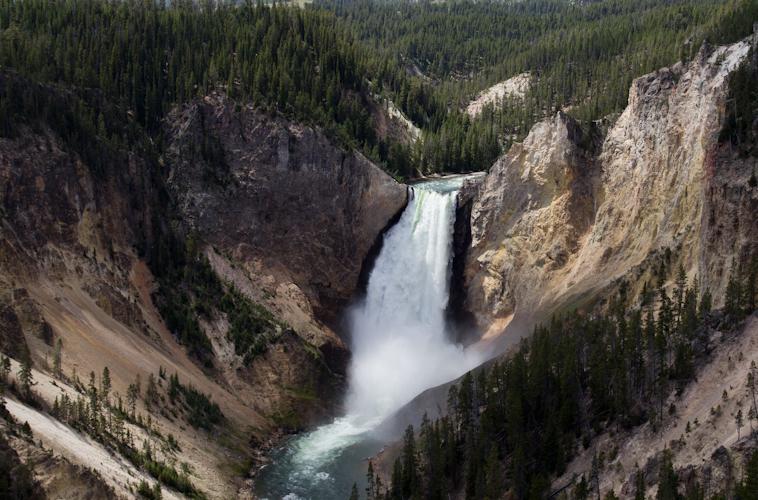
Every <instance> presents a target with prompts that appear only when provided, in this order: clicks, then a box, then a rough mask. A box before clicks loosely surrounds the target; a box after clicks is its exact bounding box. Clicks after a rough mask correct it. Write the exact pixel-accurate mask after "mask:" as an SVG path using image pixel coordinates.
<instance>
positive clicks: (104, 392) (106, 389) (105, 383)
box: [100, 366, 111, 406]
mask: <svg viewBox="0 0 758 500" xmlns="http://www.w3.org/2000/svg"><path fill="white" fill-rule="evenodd" d="M100 384H101V386H102V387H101V389H100V397H101V399H102V402H103V404H104V405H105V406H110V401H109V399H108V396H109V394H110V392H111V372H110V370H108V367H107V366H106V367H105V368H103V378H102V379H101V382H100Z"/></svg>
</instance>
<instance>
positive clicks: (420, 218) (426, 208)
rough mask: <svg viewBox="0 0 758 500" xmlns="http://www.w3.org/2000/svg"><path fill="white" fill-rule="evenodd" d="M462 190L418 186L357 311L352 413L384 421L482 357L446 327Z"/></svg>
mask: <svg viewBox="0 0 758 500" xmlns="http://www.w3.org/2000/svg"><path fill="white" fill-rule="evenodd" d="M456 194H457V192H455V191H453V192H447V193H442V192H437V191H433V190H429V189H411V192H410V195H411V200H410V201H409V203H408V207H407V208H406V209H405V212H404V213H403V215H402V216H401V218H400V220H399V221H398V223H397V224H396V225H395V226H394V227H393V228H392V229H391V230H390V231H389V232H388V233H387V234H386V236H385V240H384V244H383V246H382V251H381V252H380V254H379V257H378V258H377V260H376V263H375V266H374V269H373V270H372V272H371V276H370V278H369V282H368V288H367V290H366V298H365V300H364V301H363V302H362V303H361V304H359V305H358V306H357V307H356V308H354V309H353V311H352V313H351V332H352V345H351V348H352V352H353V361H352V366H351V371H350V393H349V396H348V401H347V403H348V411H349V414H351V415H355V416H359V415H360V416H361V417H363V418H365V419H367V420H369V421H371V420H374V421H377V420H380V419H381V418H383V417H384V416H386V415H387V414H388V413H389V412H391V411H393V410H395V409H397V408H398V407H400V406H401V405H403V404H405V403H406V402H408V401H410V399H412V398H413V397H414V396H416V395H417V394H418V393H420V392H421V391H423V390H425V389H427V388H429V387H433V386H435V385H438V384H441V383H443V382H446V381H448V380H450V379H452V378H455V377H457V376H458V375H460V374H462V373H464V372H465V371H467V370H469V369H471V368H473V367H474V366H476V364H478V363H479V362H480V361H481V359H479V357H478V356H473V355H467V354H466V353H465V352H464V351H463V349H462V348H460V346H456V345H453V344H450V342H449V341H448V336H447V335H446V332H445V308H446V307H447V301H448V293H449V286H450V284H449V282H450V266H451V259H450V255H451V251H452V243H453V241H452V238H453V236H452V235H453V224H454V222H455V202H456Z"/></svg>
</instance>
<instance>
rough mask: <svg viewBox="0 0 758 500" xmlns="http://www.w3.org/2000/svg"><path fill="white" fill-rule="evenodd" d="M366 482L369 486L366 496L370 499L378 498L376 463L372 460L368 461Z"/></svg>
mask: <svg viewBox="0 0 758 500" xmlns="http://www.w3.org/2000/svg"><path fill="white" fill-rule="evenodd" d="M366 482H367V483H368V486H367V487H366V498H367V499H368V500H376V479H375V476H374V464H372V463H371V460H369V461H368V471H367V472H366Z"/></svg>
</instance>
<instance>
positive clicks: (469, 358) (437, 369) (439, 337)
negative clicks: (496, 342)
mask: <svg viewBox="0 0 758 500" xmlns="http://www.w3.org/2000/svg"><path fill="white" fill-rule="evenodd" d="M460 182H461V178H458V179H454V180H452V181H435V182H434V183H432V184H427V185H426V186H423V187H417V188H413V189H411V190H410V192H409V198H410V199H409V202H408V206H407V208H406V209H405V211H404V212H403V215H402V216H401V218H400V220H399V222H398V223H397V224H396V225H395V226H394V227H392V228H391V229H390V230H389V231H388V233H387V234H386V236H385V239H384V244H383V246H382V250H381V252H380V254H379V257H378V258H377V260H376V263H375V266H374V269H373V270H372V272H371V276H370V277H369V282H368V288H367V290H366V297H365V299H364V300H363V301H361V302H360V303H358V304H356V305H355V306H354V307H353V309H352V310H351V311H350V312H349V313H348V314H349V320H350V330H351V335H352V340H351V346H350V347H351V350H352V353H353V359H352V363H351V368H350V372H349V381H350V389H349V393H348V398H347V402H346V403H347V404H346V406H347V410H348V412H347V415H346V416H345V417H342V418H339V419H337V420H335V422H334V423H333V424H331V425H327V426H324V427H321V428H319V429H317V430H316V431H314V432H312V433H309V434H307V435H303V436H300V437H298V438H296V439H295V440H292V441H290V443H289V447H288V448H286V451H283V452H282V456H281V458H280V459H279V461H280V463H279V464H277V465H274V466H273V467H272V471H271V473H270V474H271V475H272V476H273V475H275V476H276V477H275V478H272V480H271V481H269V480H267V481H268V482H276V483H278V484H279V485H283V487H282V488H280V487H272V488H268V487H266V490H267V492H268V493H269V494H270V495H271V496H272V497H275V495H276V494H279V495H282V498H312V499H320V498H333V497H334V494H336V493H339V494H340V495H345V496H346V494H347V493H348V492H349V487H350V486H352V482H353V479H352V478H354V477H355V473H353V474H352V475H350V474H347V475H346V477H345V478H336V477H335V476H336V475H337V474H345V470H346V469H350V468H355V470H356V471H357V475H358V477H360V476H361V475H364V474H365V472H363V471H362V469H361V467H362V466H361V465H360V460H361V459H362V458H364V457H365V455H364V456H363V457H360V458H359V456H358V453H361V452H362V450H361V451H360V452H359V451H356V450H354V449H352V448H354V447H352V448H351V445H357V444H359V443H361V442H362V441H363V440H364V439H366V433H367V432H369V431H371V430H372V429H374V428H375V427H376V426H377V425H378V424H380V423H381V422H382V420H384V419H385V418H386V417H387V416H388V415H389V414H390V413H392V412H393V411H395V410H397V409H398V408H400V407H401V406H402V405H404V404H405V403H407V402H409V401H410V400H411V399H412V398H413V397H415V396H416V395H418V394H419V393H421V392H422V391H424V390H425V389H428V388H430V387H434V386H436V385H439V384H442V383H444V382H447V381H449V380H452V379H454V378H456V377H458V376H460V375H462V374H463V373H465V372H466V371H468V370H470V369H472V368H474V367H475V366H477V365H478V364H480V363H481V362H482V361H483V359H482V357H481V355H480V354H478V353H467V352H465V351H464V350H463V349H462V348H461V347H460V346H457V345H454V344H451V343H450V342H449V340H448V335H447V333H446V328H445V308H446V307H447V302H448V291H449V287H450V270H451V258H450V256H451V251H452V244H453V242H452V237H453V224H454V222H455V204H456V192H455V191H452V192H451V191H450V190H451V189H457V188H458V187H459V186H460ZM430 188H431V189H430ZM375 451H376V450H375ZM375 451H374V452H375ZM356 461H357V462H359V463H358V464H354V463H353V462H356ZM276 468H278V473H277V474H274V472H273V469H276ZM335 479H338V480H341V481H342V482H344V484H336V483H335V482H334V481H335ZM338 482H339V481H338ZM345 488H348V489H345ZM285 492H286V493H287V494H286V495H283V493H285Z"/></svg>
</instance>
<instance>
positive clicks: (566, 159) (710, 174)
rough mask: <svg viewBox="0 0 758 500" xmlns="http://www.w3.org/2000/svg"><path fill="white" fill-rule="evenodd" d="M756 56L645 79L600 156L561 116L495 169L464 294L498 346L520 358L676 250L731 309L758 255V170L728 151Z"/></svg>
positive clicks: (737, 48) (706, 58)
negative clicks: (735, 271)
mask: <svg viewBox="0 0 758 500" xmlns="http://www.w3.org/2000/svg"><path fill="white" fill-rule="evenodd" d="M751 43H754V40H753V37H751V38H749V39H747V40H745V41H743V42H740V43H737V44H735V45H732V46H729V47H720V48H718V49H715V50H713V49H711V48H710V47H708V46H707V45H704V46H703V47H702V49H701V51H700V53H699V54H698V55H697V56H696V57H695V59H694V60H693V61H692V62H690V63H689V64H688V65H687V66H686V67H685V66H683V65H682V64H679V63H678V64H677V65H676V66H675V67H674V68H673V69H668V68H663V69H661V70H660V71H657V72H655V73H651V74H648V75H645V76H642V77H640V78H638V79H636V80H635V81H634V83H633V85H632V88H631V89H630V92H629V104H628V106H627V108H626V109H625V110H624V112H623V113H622V114H621V116H620V117H619V118H618V119H617V120H616V122H615V124H614V126H613V127H612V128H611V129H610V130H609V131H608V132H607V134H606V136H605V139H604V141H603V143H602V146H601V147H599V148H598V147H597V146H596V145H595V143H594V142H593V134H592V133H590V132H591V131H585V132H581V131H580V130H579V129H578V127H577V126H576V125H575V124H574V123H573V121H572V120H571V119H570V118H567V117H565V116H564V115H562V114H561V113H559V114H558V115H557V116H556V117H554V118H553V119H551V120H548V121H546V122H543V123H540V124H537V125H535V126H534V128H533V129H532V131H531V132H530V134H529V136H528V137H527V138H526V140H525V141H524V143H523V144H516V145H514V146H513V148H512V149H511V150H510V151H509V152H508V154H507V155H505V156H503V157H502V158H500V159H499V160H498V161H497V163H495V165H493V167H492V169H491V171H490V173H489V175H488V176H487V178H486V179H485V181H484V183H483V184H482V185H481V186H478V187H477V188H476V189H474V191H475V194H474V195H473V196H472V198H473V200H472V209H471V220H470V223H471V237H472V240H471V244H470V246H469V248H468V250H467V252H466V269H465V273H464V280H463V285H462V286H463V288H464V290H465V300H464V301H463V309H464V310H465V311H466V312H469V313H471V314H473V316H474V317H475V318H476V322H477V324H478V326H479V327H480V329H481V331H483V332H485V333H484V336H485V338H487V337H489V336H497V335H499V334H500V333H501V332H503V331H504V330H505V331H506V332H512V333H513V334H512V335H508V334H506V335H505V336H503V342H504V343H505V344H509V343H511V342H513V341H514V340H516V338H517V336H518V335H520V334H521V331H522V330H523V328H524V326H528V325H530V324H531V323H532V322H534V321H539V320H542V319H544V318H545V317H546V316H547V315H549V314H551V313H555V312H560V311H562V310H565V309H566V308H568V307H580V308H582V307H583V306H585V305H591V304H592V301H593V300H596V299H597V298H598V297H600V296H601V295H602V291H603V290H604V289H606V287H609V286H610V285H611V284H612V283H614V282H616V281H618V280H619V279H622V278H625V277H627V273H628V272H629V271H630V270H631V269H633V268H634V267H635V266H637V265H639V264H640V263H642V262H643V261H644V260H645V259H646V258H647V257H648V256H649V255H651V254H652V253H654V252H656V251H658V250H661V249H666V248H669V249H671V250H675V251H677V252H678V255H677V263H681V264H682V265H683V266H684V268H685V270H686V272H687V273H688V276H689V277H690V278H694V277H695V276H699V277H700V280H701V282H702V284H703V285H704V287H703V289H704V288H705V287H706V286H707V287H710V289H711V291H712V292H713V293H714V296H715V298H716V302H717V303H719V302H720V301H722V300H723V291H724V288H725V283H726V280H727V276H728V273H729V269H730V268H731V265H732V262H733V261H735V262H737V261H738V262H742V263H746V261H747V260H749V256H750V255H751V254H752V253H753V252H755V249H756V245H757V244H758V235H757V234H756V223H755V218H756V210H755V208H756V193H755V191H756V190H755V189H754V188H750V187H748V185H747V179H748V177H749V176H750V169H751V165H752V164H753V163H754V159H752V160H750V159H745V160H742V161H741V162H734V161H733V160H734V159H733V158H732V157H731V156H730V155H729V152H728V145H726V146H724V145H720V144H719V143H718V134H719V130H720V128H721V122H722V117H723V114H724V106H725V98H726V92H727V83H728V75H729V73H730V72H731V71H733V70H734V69H735V68H736V67H737V66H738V64H739V62H740V61H741V60H742V58H743V57H744V56H745V55H746V54H747V51H748V49H749V46H750V44H751ZM595 126H597V124H596V125H595ZM593 149H596V150H597V151H598V153H597V154H593V152H592V150H593ZM462 201H465V198H464V199H462ZM735 259H736V260H735ZM606 291H607V290H606Z"/></svg>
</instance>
